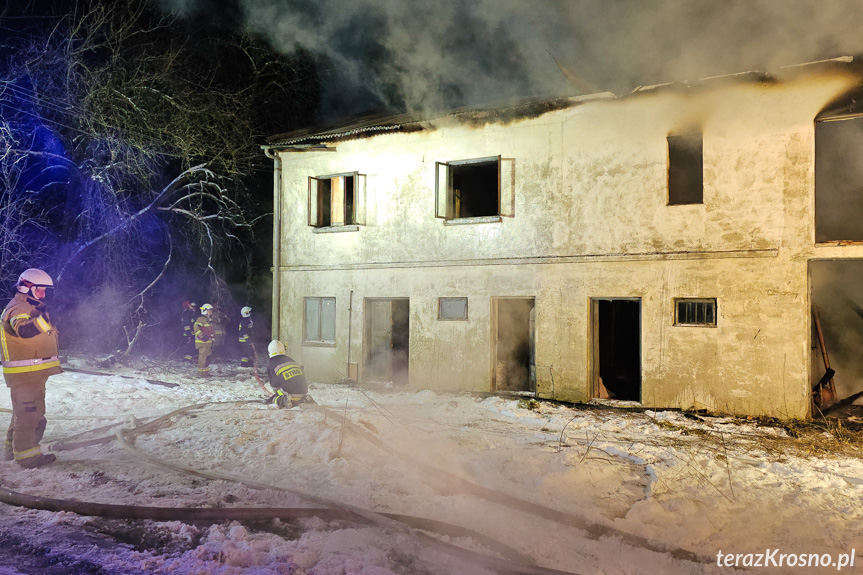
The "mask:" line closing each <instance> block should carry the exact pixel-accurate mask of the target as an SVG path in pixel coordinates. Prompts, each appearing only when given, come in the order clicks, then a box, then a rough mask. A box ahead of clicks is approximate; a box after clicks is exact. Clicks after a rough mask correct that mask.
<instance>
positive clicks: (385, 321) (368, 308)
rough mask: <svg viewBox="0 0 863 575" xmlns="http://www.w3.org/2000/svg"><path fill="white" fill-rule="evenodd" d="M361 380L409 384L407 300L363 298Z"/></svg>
mask: <svg viewBox="0 0 863 575" xmlns="http://www.w3.org/2000/svg"><path fill="white" fill-rule="evenodd" d="M364 316H365V325H364V334H365V338H364V342H363V350H364V353H363V361H364V366H363V381H365V382H367V383H393V384H395V385H407V384H408V357H409V356H410V300H409V299H408V298H366V299H365V313H364Z"/></svg>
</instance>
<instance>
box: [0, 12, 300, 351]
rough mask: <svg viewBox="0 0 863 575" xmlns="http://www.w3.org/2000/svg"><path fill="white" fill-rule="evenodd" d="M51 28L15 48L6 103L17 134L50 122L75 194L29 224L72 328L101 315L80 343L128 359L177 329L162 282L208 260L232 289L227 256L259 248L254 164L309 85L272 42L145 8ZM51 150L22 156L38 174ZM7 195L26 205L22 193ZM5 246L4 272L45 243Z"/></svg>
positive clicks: (3, 96)
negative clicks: (216, 53)
mask: <svg viewBox="0 0 863 575" xmlns="http://www.w3.org/2000/svg"><path fill="white" fill-rule="evenodd" d="M0 18H2V16H0ZM48 22H50V24H51V25H50V26H47V25H45V26H42V27H41V28H40V33H39V34H28V35H22V36H19V37H16V38H13V39H12V40H10V42H11V44H10V45H9V46H11V47H13V48H14V51H11V52H9V53H11V54H14V56H13V57H10V58H8V59H7V61H6V62H5V66H4V68H3V70H4V73H3V77H2V78H0V86H2V87H4V88H5V91H0V106H4V105H5V106H6V107H7V109H8V110H10V111H11V112H12V116H13V117H14V118H15V119H16V120H17V121H18V124H19V129H18V130H17V132H16V130H15V129H14V128H11V129H10V131H9V137H10V138H13V139H14V138H15V137H19V138H20V136H16V134H20V133H22V132H23V131H24V130H21V129H20V126H23V125H25V124H26V123H27V121H29V122H31V123H32V122H33V121H36V122H40V123H41V124H42V125H43V126H44V127H45V128H46V129H49V130H50V131H51V132H52V133H53V134H55V135H56V137H57V138H58V140H59V141H60V142H62V144H63V154H62V156H63V157H64V158H65V159H66V161H67V163H68V166H67V167H66V168H65V172H64V174H63V176H64V177H65V178H66V180H67V183H66V184H65V185H64V186H62V192H61V193H58V194H55V196H54V197H53V198H52V200H51V201H52V202H53V203H46V202H45V198H42V197H38V196H39V194H36V196H37V198H36V200H37V201H36V203H35V205H33V210H31V212H32V213H29V215H35V216H36V217H32V218H26V219H27V221H29V222H30V223H29V224H28V225H30V226H40V227H41V229H42V231H43V232H44V233H43V235H42V241H43V242H45V243H44V246H42V247H41V248H40V249H41V251H42V252H49V253H50V254H51V257H50V258H47V259H46V261H47V262H48V263H46V264H45V265H46V266H48V267H51V268H52V270H54V272H55V273H56V275H57V280H58V283H62V285H63V287H64V290H63V291H64V293H66V294H67V296H66V297H67V298H68V299H69V302H68V305H69V306H70V308H71V307H74V308H75V309H74V310H72V311H71V313H70V314H69V315H70V316H71V317H73V318H74V319H75V321H74V322H73V323H72V326H73V328H74V327H75V326H76V325H78V326H80V325H81V324H86V323H87V319H88V318H91V317H93V316H94V315H96V316H99V317H101V318H103V319H104V323H103V325H102V326H101V328H102V329H101V330H100V331H99V333H98V334H94V333H92V330H91V333H90V335H88V336H87V337H84V338H78V341H84V340H86V339H88V338H89V339H90V340H91V341H93V342H94V343H98V344H99V345H100V346H101V347H105V346H107V345H109V342H110V341H117V340H119V341H123V345H124V346H125V350H123V353H124V354H126V355H128V353H129V351H130V350H131V349H132V347H133V346H135V345H136V344H137V343H138V342H139V341H140V338H141V334H142V330H144V329H145V328H147V327H151V326H153V325H156V324H158V323H159V322H164V321H166V318H165V313H164V310H157V309H155V308H154V307H153V303H152V301H153V298H154V297H158V296H157V292H158V291H159V285H160V284H163V283H164V282H166V281H167V278H169V277H173V278H176V277H177V275H178V273H181V272H183V271H184V270H185V273H189V272H188V269H189V268H188V266H189V264H190V263H195V265H196V267H197V269H198V272H195V273H199V274H200V276H201V279H202V280H204V279H205V278H207V277H210V279H209V280H206V281H209V282H211V283H212V285H214V286H217V287H218V286H223V285H224V283H223V282H221V281H219V280H218V279H216V278H218V274H219V273H220V272H221V271H224V269H225V265H226V263H225V261H226V260H227V258H225V257H224V256H225V254H226V253H228V251H229V250H233V251H234V252H238V253H241V254H242V253H244V250H248V249H249V248H251V245H250V244H251V242H252V241H253V234H252V230H251V224H250V223H249V222H251V221H253V219H254V218H255V217H256V216H257V215H258V213H255V212H254V210H253V208H254V207H255V206H256V202H255V201H250V194H249V190H248V189H247V188H246V186H245V184H246V182H247V181H248V180H247V178H248V176H249V175H250V174H251V173H252V172H253V171H254V169H255V167H256V163H257V164H261V165H265V164H264V158H263V157H262V156H261V154H260V153H259V151H258V149H257V143H258V142H257V138H258V137H259V136H260V134H259V131H260V129H261V128H260V119H261V108H262V107H267V103H268V100H267V98H270V97H272V95H274V94H275V95H276V96H278V97H280V98H282V99H283V102H284V99H286V98H290V97H293V96H294V95H296V93H295V89H296V86H301V85H304V83H303V82H300V81H297V75H296V69H295V67H294V63H293V62H292V61H290V60H286V59H284V58H281V57H279V56H277V55H275V54H273V53H272V52H271V51H268V50H267V49H266V48H265V47H264V46H262V45H261V44H260V43H257V42H255V41H254V40H252V39H250V38H247V37H242V36H240V37H233V38H230V39H224V38H220V39H218V40H213V39H212V38H210V37H195V36H193V35H190V34H189V33H188V31H187V30H184V29H183V28H182V27H181V25H180V24H179V23H178V22H174V21H172V20H170V19H164V18H162V17H159V16H157V15H154V14H153V13H151V12H150V11H149V9H148V4H147V2H146V1H145V0H131V1H130V2H128V3H120V2H116V3H101V2H96V1H83V0H82V1H81V2H78V3H76V4H75V9H74V10H73V11H72V12H70V13H66V14H60V15H58V16H57V17H56V18H55V19H53V20H51V19H49V20H48ZM1 23H2V22H0V24H1ZM212 50H222V51H224V53H225V54H229V55H230V58H225V59H224V60H226V61H228V60H230V61H231V65H230V66H221V65H216V66H212V65H209V64H210V62H208V61H207V58H208V51H212ZM291 73H293V76H292V75H291ZM291 78H293V80H291ZM262 87H266V88H265V89H262ZM292 90H294V92H292ZM262 94H264V96H262ZM262 98H263V99H262ZM283 106H284V104H283ZM288 107H289V106H288ZM4 117H5V115H4ZM16 145H17V144H16ZM38 153H43V152H40V150H38V149H35V148H34V147H33V146H31V147H30V150H29V153H25V154H24V156H25V157H28V158H30V161H31V162H32V159H33V158H34V157H35V155H36V154H38ZM51 169H56V168H54V167H52V168H51ZM19 173H21V172H20V171H19ZM25 187H26V186H25ZM6 189H7V190H10V195H11V196H12V197H13V198H12V199H13V200H14V201H15V202H25V204H26V201H27V200H26V199H27V196H26V194H25V195H21V191H22V189H23V188H22V185H21V182H20V181H18V182H13V183H10V185H9V186H7V188H6ZM13 191H14V192H13ZM40 200H41V202H40ZM0 215H2V214H0ZM8 229H9V230H10V231H9V232H7V233H12V234H14V233H16V232H15V229H16V228H15V227H14V226H12V227H10V228H8ZM7 245H8V246H13V245H14V243H12V244H6V243H4V244H3V246H2V247H0V272H3V271H4V270H6V269H7V268H8V269H9V270H11V269H13V268H15V267H16V266H18V267H20V265H21V264H22V263H23V262H24V261H27V262H32V261H34V260H38V261H41V260H39V258H38V257H37V254H38V253H39V252H40V249H35V248H39V245H34V246H27V249H24V250H18V251H15V250H13V249H11V248H7V247H6V246H7ZM31 247H32V248H34V249H30V248H31ZM7 252H8V253H7ZM12 252H14V253H15V254H20V256H17V255H13V254H12ZM14 257H19V260H18V261H12V260H10V261H9V263H8V265H7V264H6V263H5V262H6V259H7V258H14ZM51 258H53V261H51ZM243 259H246V260H247V259H248V258H247V257H246V258H242V257H241V258H240V262H235V263H239V265H244V262H243V261H242V260H243ZM9 273H11V272H9ZM219 289H222V288H219ZM131 294H137V295H135V296H134V297H131ZM72 300H74V304H75V305H74V306H73V305H72ZM162 307H164V306H162ZM88 329H90V326H88ZM61 333H63V332H62V330H61Z"/></svg>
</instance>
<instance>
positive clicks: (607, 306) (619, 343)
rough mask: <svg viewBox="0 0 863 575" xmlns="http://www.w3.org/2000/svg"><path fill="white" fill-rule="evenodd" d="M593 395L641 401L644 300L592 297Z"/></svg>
mask: <svg viewBox="0 0 863 575" xmlns="http://www.w3.org/2000/svg"><path fill="white" fill-rule="evenodd" d="M590 323H591V342H592V345H591V356H592V362H591V366H592V378H591V379H592V382H591V389H592V393H591V395H592V397H607V398H609V399H620V400H624V401H639V402H640V401H641V300H640V299H637V298H636V299H603V298H592V299H591V322H590Z"/></svg>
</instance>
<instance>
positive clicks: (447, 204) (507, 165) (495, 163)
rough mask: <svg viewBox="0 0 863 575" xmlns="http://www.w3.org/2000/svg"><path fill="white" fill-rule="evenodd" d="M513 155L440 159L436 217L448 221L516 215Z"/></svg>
mask: <svg viewBox="0 0 863 575" xmlns="http://www.w3.org/2000/svg"><path fill="white" fill-rule="evenodd" d="M514 165H515V161H514V160H513V159H511V158H501V157H500V156H491V157H487V158H475V159H472V160H458V161H453V162H436V169H437V174H436V178H437V180H436V182H435V216H436V217H438V218H442V219H445V220H458V219H464V218H489V217H497V218H500V216H507V217H512V216H513V215H514V211H513V206H514V198H513V194H514V180H515V171H514Z"/></svg>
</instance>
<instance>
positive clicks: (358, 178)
mask: <svg viewBox="0 0 863 575" xmlns="http://www.w3.org/2000/svg"><path fill="white" fill-rule="evenodd" d="M354 223H355V224H357V225H358V226H364V225H366V175H365V174H361V173H359V172H354Z"/></svg>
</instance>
